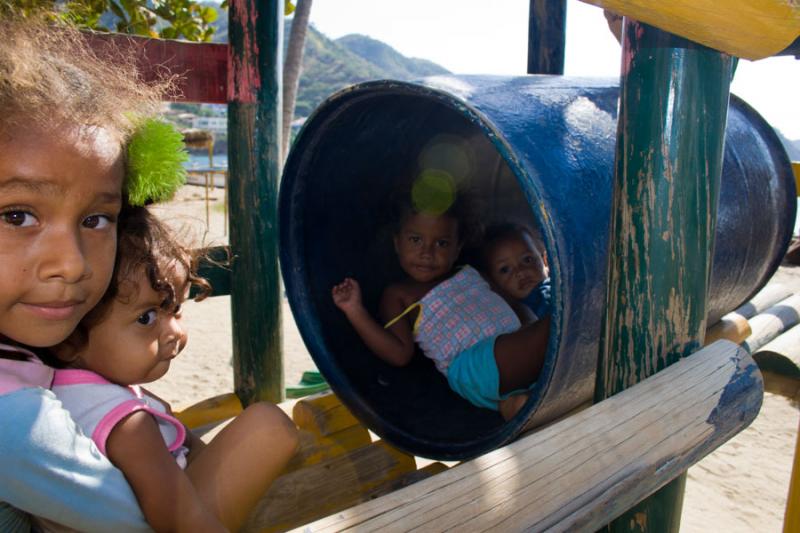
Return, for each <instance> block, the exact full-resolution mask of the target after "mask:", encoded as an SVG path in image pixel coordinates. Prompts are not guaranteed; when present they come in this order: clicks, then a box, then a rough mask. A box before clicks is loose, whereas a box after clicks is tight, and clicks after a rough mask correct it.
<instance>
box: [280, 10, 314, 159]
mask: <svg viewBox="0 0 800 533" xmlns="http://www.w3.org/2000/svg"><path fill="white" fill-rule="evenodd" d="M312 2H313V0H297V6H296V7H295V11H294V20H292V31H291V34H290V35H289V44H288V47H287V50H286V63H285V64H284V65H283V122H282V124H283V129H282V133H283V150H282V152H281V153H282V155H283V158H284V159H286V154H287V153H288V152H289V137H290V134H291V128H292V119H293V118H294V104H295V99H296V97H297V86H298V83H299V81H300V70H301V69H302V66H303V48H305V42H306V31H307V30H308V17H309V13H311V4H312Z"/></svg>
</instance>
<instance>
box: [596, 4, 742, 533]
mask: <svg viewBox="0 0 800 533" xmlns="http://www.w3.org/2000/svg"><path fill="white" fill-rule="evenodd" d="M731 66H732V62H731V58H730V57H729V56H726V55H724V54H722V53H719V52H716V51H714V50H711V49H709V48H706V47H703V46H701V45H698V44H695V43H692V42H689V41H686V40H685V39H681V38H678V37H675V36H673V35H671V34H668V33H666V32H663V31H661V30H658V29H656V28H653V27H650V26H647V25H644V24H640V23H638V22H635V21H628V20H626V21H625V24H624V28H623V52H622V77H621V88H620V111H619V125H618V130H617V150H616V171H615V178H614V180H615V183H614V193H613V194H614V198H613V203H612V220H611V232H610V234H611V237H610V243H609V271H608V293H607V304H608V305H607V310H608V311H607V315H606V317H605V319H604V327H603V335H604V337H603V339H602V341H601V344H600V346H601V348H600V350H601V352H600V357H599V362H598V374H597V385H596V391H595V401H602V400H603V399H605V398H607V397H609V396H611V395H613V394H616V393H617V392H620V391H622V390H624V389H625V388H627V387H630V386H631V385H634V384H635V383H637V382H639V381H641V380H643V379H645V378H647V377H649V376H651V375H652V374H654V373H655V372H658V371H659V370H662V369H663V368H665V367H666V366H668V365H670V364H672V363H674V362H676V361H677V360H679V359H680V358H682V357H686V356H689V355H690V354H692V353H693V352H694V351H696V350H697V349H699V348H700V347H701V346H702V344H703V336H704V334H705V327H706V324H705V317H706V293H707V289H708V280H709V273H710V267H711V264H710V263H711V258H712V248H713V237H714V226H715V222H716V213H717V198H718V193H719V181H720V174H721V170H722V156H723V143H724V134H725V122H726V117H727V107H728V97H729V85H730V76H731ZM655 466H656V467H657V465H655ZM684 484H685V474H684V475H682V476H680V477H679V478H678V479H676V480H675V481H673V482H671V483H669V484H667V485H666V486H665V487H664V488H662V489H661V490H659V491H658V492H656V493H655V494H654V495H652V496H650V497H649V498H647V499H646V500H644V501H643V502H641V503H640V504H639V505H637V506H636V507H634V508H633V509H631V510H630V511H628V512H627V513H626V514H624V515H623V516H621V517H619V518H618V519H616V520H615V521H614V522H612V524H610V525H609V526H607V527H608V530H613V531H674V532H677V531H678V527H679V524H680V515H681V505H682V500H683V486H684Z"/></svg>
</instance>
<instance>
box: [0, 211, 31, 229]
mask: <svg viewBox="0 0 800 533" xmlns="http://www.w3.org/2000/svg"><path fill="white" fill-rule="evenodd" d="M0 216H2V217H3V222H5V223H6V224H10V225H12V226H17V227H20V228H26V227H29V226H33V225H34V224H36V217H35V216H33V215H32V214H31V213H28V212H26V211H6V212H5V213H3V214H2V215H0Z"/></svg>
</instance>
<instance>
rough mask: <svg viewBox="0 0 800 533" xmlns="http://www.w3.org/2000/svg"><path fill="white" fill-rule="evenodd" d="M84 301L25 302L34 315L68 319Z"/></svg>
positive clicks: (45, 317) (46, 318)
mask: <svg viewBox="0 0 800 533" xmlns="http://www.w3.org/2000/svg"><path fill="white" fill-rule="evenodd" d="M82 303H83V302H81V301H79V300H66V301H56V302H46V303H29V304H24V305H25V306H26V307H27V308H28V309H29V310H30V311H31V312H32V313H33V314H34V315H36V316H37V317H39V318H43V319H45V320H66V319H68V318H71V317H72V316H73V315H74V314H75V313H76V312H78V309H79V308H80V306H81V304H82Z"/></svg>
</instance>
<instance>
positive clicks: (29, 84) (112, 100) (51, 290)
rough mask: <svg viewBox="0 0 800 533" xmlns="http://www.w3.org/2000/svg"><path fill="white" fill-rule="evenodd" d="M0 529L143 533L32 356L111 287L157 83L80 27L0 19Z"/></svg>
mask: <svg viewBox="0 0 800 533" xmlns="http://www.w3.org/2000/svg"><path fill="white" fill-rule="evenodd" d="M0 35H2V39H0V109H2V112H0V502H5V503H1V504H0V530H1V531H3V532H9V531H11V532H15V531H28V530H29V529H30V523H29V519H28V516H27V515H26V514H25V513H23V512H21V511H27V512H29V513H32V514H35V515H40V516H42V517H45V518H47V519H50V520H53V521H56V522H58V523H61V524H65V525H67V526H69V527H72V528H74V529H78V530H82V531H118V530H122V531H146V530H149V527H148V525H147V523H146V522H145V520H144V517H143V516H142V513H141V511H140V510H139V506H138V505H137V502H136V498H135V497H134V495H133V493H132V491H131V489H130V487H129V485H128V484H127V482H126V480H125V478H124V477H123V475H122V473H121V472H120V471H119V470H118V469H116V468H114V466H113V465H112V464H111V463H110V462H109V461H108V460H107V459H106V458H105V457H103V456H101V455H99V454H98V453H97V450H96V449H95V448H94V445H93V444H92V442H91V440H90V439H89V438H87V437H85V436H84V435H83V434H82V433H81V432H80V431H79V430H78V429H77V428H76V426H75V424H74V422H73V421H72V419H71V418H70V416H69V413H68V412H67V411H65V410H64V409H63V408H62V407H61V404H60V402H59V401H58V400H56V398H55V396H54V395H53V394H52V393H51V392H50V391H49V390H48V389H49V387H50V384H51V381H52V377H53V371H52V369H50V368H48V367H46V366H44V365H43V364H41V362H40V361H39V359H38V358H37V357H36V356H35V355H34V353H33V352H35V351H39V349H41V348H45V347H49V346H53V345H55V344H58V343H59V342H61V341H63V340H64V339H65V338H67V336H68V335H70V334H71V333H72V331H73V329H75V326H76V325H77V324H78V322H79V321H80V320H81V319H82V318H83V316H84V315H85V314H86V313H87V312H88V311H89V310H90V309H91V308H92V307H94V305H95V304H96V303H97V302H98V301H99V300H100V298H101V297H102V296H103V294H104V293H105V291H106V287H107V286H108V283H109V281H110V279H111V274H112V271H113V268H114V256H115V251H116V221H117V215H118V214H119V211H120V206H121V201H122V189H123V179H124V176H125V161H124V159H125V158H124V149H125V146H126V144H127V142H128V139H129V138H130V136H131V134H132V132H133V130H134V129H135V124H134V123H133V122H132V120H131V117H133V116H146V115H149V114H151V113H153V112H155V111H156V110H157V106H158V101H159V97H160V94H161V89H162V88H163V86H153V87H149V86H144V85H142V84H141V83H139V82H138V77H137V74H136V70H135V69H134V68H133V67H132V66H131V61H126V60H125V58H121V57H120V58H117V60H115V62H114V64H111V63H110V62H108V63H106V62H104V61H100V60H98V59H97V58H96V57H94V55H92V54H91V52H89V51H88V50H87V49H86V46H85V44H84V43H83V40H82V39H81V37H80V36H79V34H78V33H77V32H75V31H74V30H69V29H66V28H56V27H52V26H49V25H45V24H43V23H40V22H34V21H30V20H27V21H26V20H17V19H14V18H12V17H9V16H5V15H4V17H3V18H0Z"/></svg>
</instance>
